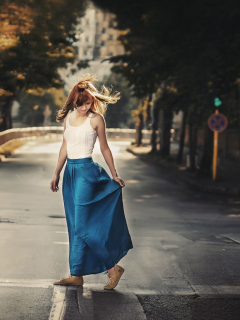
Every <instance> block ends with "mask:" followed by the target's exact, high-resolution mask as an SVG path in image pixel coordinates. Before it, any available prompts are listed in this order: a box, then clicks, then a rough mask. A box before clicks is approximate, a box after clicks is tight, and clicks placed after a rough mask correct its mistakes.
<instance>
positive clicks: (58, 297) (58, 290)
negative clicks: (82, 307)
mask: <svg viewBox="0 0 240 320" xmlns="http://www.w3.org/2000/svg"><path fill="white" fill-rule="evenodd" d="M66 293H67V287H63V286H54V291H53V297H52V302H53V305H52V308H51V311H50V315H49V320H63V319H64V315H65V311H66V304H65V300H66Z"/></svg>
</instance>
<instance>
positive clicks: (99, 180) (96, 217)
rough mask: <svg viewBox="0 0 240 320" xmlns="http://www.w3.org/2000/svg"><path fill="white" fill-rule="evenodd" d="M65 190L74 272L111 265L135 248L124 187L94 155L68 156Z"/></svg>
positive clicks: (80, 272) (89, 272) (101, 269)
mask: <svg viewBox="0 0 240 320" xmlns="http://www.w3.org/2000/svg"><path fill="white" fill-rule="evenodd" d="M62 193H63V201H64V208H65V214H66V220H67V226H68V235H69V265H70V274H71V275H75V276H83V275H87V274H96V273H101V272H104V271H106V270H108V269H111V268H112V267H113V266H114V265H115V264H116V263H118V262H119V260H120V259H121V258H122V257H124V256H125V255H126V254H127V252H128V250H129V249H132V248H133V244H132V240H131V237H130V234H129V231H128V227H127V223H126V219H125V214H124V208H123V202H122V187H121V186H120V184H119V183H118V182H116V181H115V180H113V179H111V178H110V177H109V175H108V173H107V172H106V171H105V169H104V168H103V167H102V166H101V165H100V164H99V163H97V162H94V161H93V159H92V158H80V159H69V158H67V164H66V166H65V170H64V175H63V184H62Z"/></svg>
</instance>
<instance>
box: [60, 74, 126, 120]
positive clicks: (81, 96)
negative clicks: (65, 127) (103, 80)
mask: <svg viewBox="0 0 240 320" xmlns="http://www.w3.org/2000/svg"><path fill="white" fill-rule="evenodd" d="M93 81H97V76H96V75H90V74H89V73H87V74H85V75H83V77H82V78H81V80H80V81H79V82H78V83H77V84H76V85H75V86H74V87H73V88H72V90H71V92H70V94H69V96H68V98H67V100H66V102H65V105H64V106H63V108H62V109H60V110H59V111H58V113H57V118H56V121H57V122H59V121H60V120H63V119H64V118H65V117H66V116H67V114H68V112H69V110H72V111H73V109H74V106H75V105H76V104H77V103H78V105H82V104H83V103H84V102H86V101H87V100H88V99H89V98H92V100H93V103H92V105H91V110H92V111H94V112H96V113H99V114H101V115H104V114H105V112H106V110H107V105H108V104H109V103H111V104H114V103H116V102H117V101H118V100H119V99H120V92H117V91H116V92H114V93H113V94H112V95H111V90H110V89H108V88H106V87H105V86H104V85H103V86H102V88H101V91H98V89H97V88H96V87H95V86H94V85H93V84H92V82H93Z"/></svg>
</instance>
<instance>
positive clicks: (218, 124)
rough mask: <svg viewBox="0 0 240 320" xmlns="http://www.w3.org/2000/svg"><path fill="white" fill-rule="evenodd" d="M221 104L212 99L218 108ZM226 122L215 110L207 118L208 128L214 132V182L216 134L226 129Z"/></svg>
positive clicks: (215, 174) (216, 152) (213, 177)
mask: <svg viewBox="0 0 240 320" xmlns="http://www.w3.org/2000/svg"><path fill="white" fill-rule="evenodd" d="M221 104H222V101H221V100H220V99H219V98H215V99H214V105H215V107H216V108H218V107H219V106H220V105H221ZM227 124H228V120H227V118H226V117H225V116H224V115H223V114H221V113H219V112H218V109H216V110H215V113H213V114H212V115H211V116H210V117H209V118H208V127H209V128H210V129H211V130H212V131H213V132H214V135H213V163H212V179H213V180H216V177H217V158H218V133H219V132H222V131H223V130H225V129H226V128H227Z"/></svg>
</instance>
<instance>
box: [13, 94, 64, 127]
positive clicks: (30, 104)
mask: <svg viewBox="0 0 240 320" xmlns="http://www.w3.org/2000/svg"><path fill="white" fill-rule="evenodd" d="M18 96H19V103H20V108H19V115H18V120H19V121H21V122H22V123H24V124H25V125H29V126H42V125H43V120H44V110H45V108H46V106H47V105H49V107H50V109H51V111H52V114H51V122H52V124H54V125H56V122H55V120H56V113H57V110H59V108H60V107H62V106H63V104H64V101H65V99H66V96H65V95H64V90H63V89H55V88H51V89H48V90H39V91H36V90H32V91H31V92H29V93H26V92H23V91H22V92H20V93H19V95H18Z"/></svg>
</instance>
